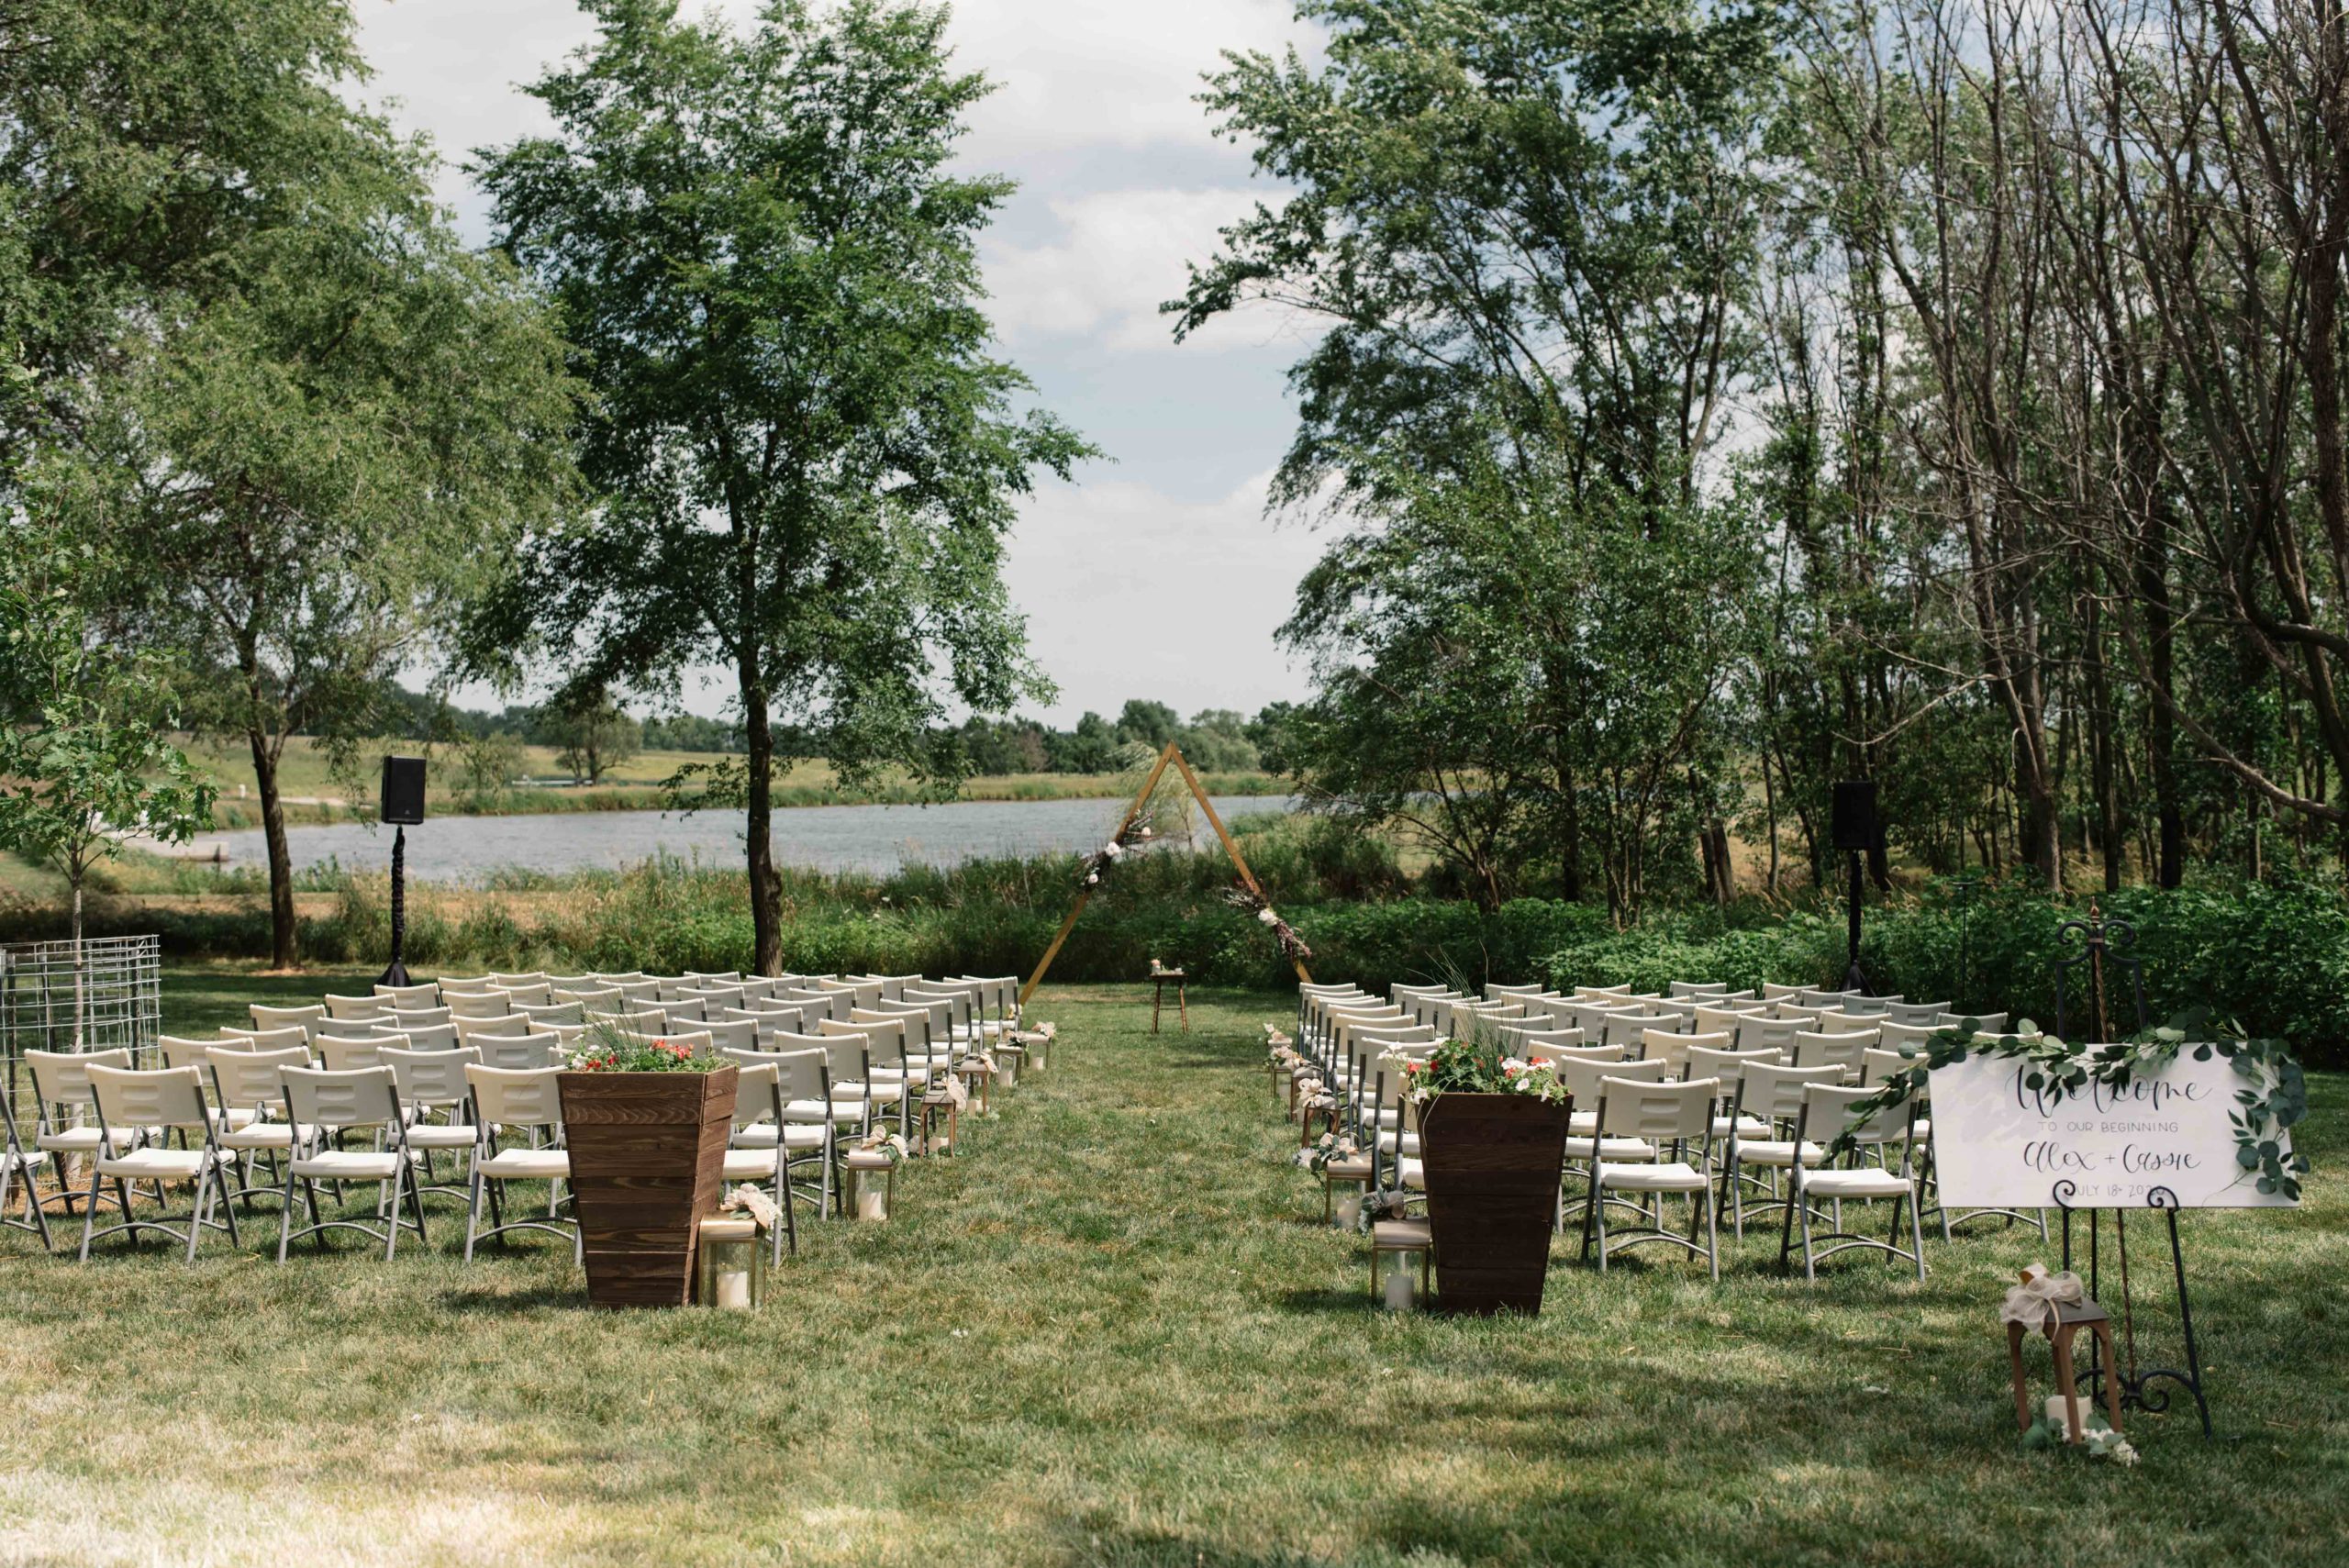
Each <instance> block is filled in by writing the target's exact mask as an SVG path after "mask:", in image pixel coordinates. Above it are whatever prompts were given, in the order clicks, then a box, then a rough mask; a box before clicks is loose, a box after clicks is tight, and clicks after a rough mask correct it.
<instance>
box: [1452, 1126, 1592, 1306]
mask: <svg viewBox="0 0 2349 1568" xmlns="http://www.w3.org/2000/svg"><path fill="white" fill-rule="evenodd" d="M1567 1112H1568V1107H1567V1106H1564V1105H1545V1104H1543V1103H1542V1101H1540V1100H1534V1099H1529V1098H1527V1097H1526V1096H1524V1095H1465V1094H1458V1093H1453V1094H1444V1095H1437V1096H1436V1097H1435V1099H1434V1100H1433V1101H1431V1102H1430V1104H1429V1105H1428V1106H1427V1108H1426V1109H1425V1110H1424V1111H1422V1112H1421V1113H1420V1116H1419V1152H1420V1154H1421V1156H1422V1158H1423V1160H1424V1162H1425V1168H1426V1172H1427V1184H1428V1219H1429V1222H1430V1224H1431V1226H1432V1228H1433V1230H1434V1234H1435V1279H1436V1289H1435V1304H1436V1306H1437V1307H1439V1308H1441V1309H1442V1310H1443V1311H1445V1312H1479V1313H1482V1312H1498V1311H1500V1310H1501V1309H1502V1308H1504V1307H1507V1308H1509V1309H1512V1310H1515V1311H1519V1312H1539V1311H1541V1310H1542V1284H1543V1283H1544V1281H1545V1279H1546V1278H1547V1276H1548V1273H1549V1268H1550V1232H1551V1227H1552V1225H1553V1223H1554V1221H1555V1220H1556V1218H1557V1204H1558V1179H1559V1174H1560V1173H1561V1172H1562V1171H1563V1170H1564V1165H1565V1160H1566V1118H1567Z"/></svg>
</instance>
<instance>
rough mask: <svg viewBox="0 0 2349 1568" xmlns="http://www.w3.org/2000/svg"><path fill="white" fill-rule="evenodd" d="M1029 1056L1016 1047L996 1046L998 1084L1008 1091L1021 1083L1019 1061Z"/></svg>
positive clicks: (996, 1076)
mask: <svg viewBox="0 0 2349 1568" xmlns="http://www.w3.org/2000/svg"><path fill="white" fill-rule="evenodd" d="M1027 1054H1028V1053H1027V1052H1026V1051H1022V1050H1020V1049H1019V1047H1018V1046H1016V1045H998V1046H996V1048H995V1078H996V1083H998V1084H1002V1085H1003V1086H1004V1087H1005V1088H1007V1089H1008V1088H1011V1087H1012V1086H1013V1085H1015V1084H1018V1083H1019V1059H1020V1058H1021V1057H1023V1056H1025V1055H1027Z"/></svg>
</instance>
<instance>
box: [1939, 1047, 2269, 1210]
mask: <svg viewBox="0 0 2349 1568" xmlns="http://www.w3.org/2000/svg"><path fill="white" fill-rule="evenodd" d="M2193 1054H2194V1053H2193V1052H2192V1051H2180V1052H2179V1053H2178V1056H2177V1059H2176V1061H2174V1062H2171V1063H2170V1064H2169V1065H2168V1066H2166V1067H2165V1068H2163V1069H2162V1070H2161V1071H2160V1072H2159V1073H2146V1074H2144V1075H2143V1076H2142V1077H2139V1078H2137V1079H2136V1080H2135V1081H2133V1082H2132V1083H2129V1084H2122V1085H2121V1086H2118V1087H2115V1086H2114V1085H2111V1084H2098V1083H2093V1082H2091V1083H2088V1084H2083V1085H2082V1086H2081V1087H2079V1088H2077V1089H2071V1090H2066V1091H2065V1093H2064V1094H2062V1095H2056V1094H2055V1093H2054V1091H2053V1090H2052V1089H2050V1088H2048V1087H2046V1086H2045V1085H2042V1086H2041V1087H2039V1088H2036V1089H2034V1088H2031V1087H2029V1086H2028V1085H2027V1084H2025V1083H2024V1080H2025V1079H2026V1078H2027V1077H2029V1076H2030V1075H2031V1073H2032V1066H2031V1064H2030V1063H2029V1062H2022V1061H2018V1060H2015V1059H2013V1058H1999V1057H1994V1056H1969V1057H1967V1058H1966V1059H1965V1061H1963V1062H1954V1063H1953V1064H1951V1065H1950V1066H1947V1067H1937V1068H1935V1069H1934V1070H1933V1072H1932V1074H1931V1083H1930V1084H1929V1085H1928V1088H1927V1093H1928V1094H1929V1095H1930V1096H1931V1097H1932V1121H1933V1162H1934V1165H1935V1167H1936V1169H1937V1171H1938V1172H1939V1173H1940V1177H1941V1187H1942V1194H1941V1195H1942V1201H1943V1203H1945V1204H1947V1205H1948V1206H1949V1207H1952V1208H2043V1207H2050V1206H2051V1205H2053V1203H2054V1197H2053V1193H2054V1188H2055V1184H2056V1183H2058V1182H2065V1181H2068V1182H2070V1183H2071V1184H2072V1186H2073V1190H2072V1191H2071V1192H2070V1193H2069V1195H2067V1196H2066V1198H2065V1202H2067V1203H2069V1204H2070V1205H2071V1206H2072V1207H2074V1208H2142V1207H2145V1205H2146V1202H2147V1200H2148V1198H2149V1197H2150V1195H2151V1194H2152V1192H2153V1190H2154V1188H2155V1187H2167V1188H2168V1189H2169V1190H2170V1191H2171V1192H2173V1193H2175V1194H2176V1195H2177V1201H2178V1205H2179V1207H2184V1208H2282V1207H2291V1206H2292V1200H2291V1199H2290V1198H2288V1197H2285V1196H2284V1195H2282V1194H2280V1193H2275V1194H2263V1193H2261V1192H2260V1191H2259V1189H2258V1187H2257V1185H2256V1182H2257V1179H2258V1173H2257V1172H2255V1171H2246V1170H2244V1169H2243V1166H2242V1165H2241V1164H2240V1163H2238V1162H2237V1161H2236V1158H2235V1134H2234V1128H2233V1126H2232V1124H2231V1123H2230V1122H2229V1121H2228V1120H2227V1116H2228V1113H2229V1112H2231V1111H2234V1110H2237V1109H2239V1108H2240V1107H2239V1106H2237V1104H2236V1102H2235V1095H2236V1094H2237V1093H2238V1092H2240V1091H2241V1090H2243V1088H2245V1087H2247V1086H2248V1085H2249V1082H2250V1081H2249V1080H2247V1079H2245V1078H2244V1077H2243V1076H2242V1075H2241V1074H2240V1073H2236V1071H2235V1070H2234V1066H2233V1064H2232V1062H2228V1061H2227V1060H2225V1059H2224V1058H2222V1057H2220V1056H2218V1055H2217V1054H2216V1053H2215V1052H2214V1053H2213V1054H2212V1056H2211V1059H2210V1061H2208V1062H2197V1061H2195V1060H2194V1059H2193ZM2287 1147H2288V1141H2287Z"/></svg>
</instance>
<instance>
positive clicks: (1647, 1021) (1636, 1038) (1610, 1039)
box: [1598, 1007, 1679, 1046]
mask: <svg viewBox="0 0 2349 1568" xmlns="http://www.w3.org/2000/svg"><path fill="white" fill-rule="evenodd" d="M1678 1019H1679V1015H1678V1014H1677V1013H1652V1012H1650V1011H1649V1010H1648V1009H1647V1008H1645V1007H1639V1008H1636V1009H1635V1008H1625V1009H1623V1010H1622V1011H1620V1012H1613V1013H1609V1014H1608V1015H1607V1017H1606V1022H1605V1024H1604V1026H1603V1028H1602V1029H1601V1032H1600V1034H1599V1037H1598V1038H1599V1040H1601V1041H1603V1042H1604V1043H1606V1044H1608V1045H1616V1044H1622V1045H1626V1046H1632V1045H1637V1044H1639V1043H1640V1041H1641V1040H1642V1039H1644V1038H1645V1036H1646V1031H1647V1030H1649V1029H1670V1028H1671V1027H1672V1026H1673V1025H1674V1024H1675V1022H1677V1021H1678Z"/></svg>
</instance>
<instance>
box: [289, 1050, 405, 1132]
mask: <svg viewBox="0 0 2349 1568" xmlns="http://www.w3.org/2000/svg"><path fill="white" fill-rule="evenodd" d="M277 1071H278V1076H279V1077H280V1078H281V1079H282V1080H283V1081H284V1084H285V1110H286V1114H287V1115H288V1116H290V1117H292V1118H293V1119H294V1120H295V1122H297V1123H299V1124H301V1125H303V1126H306V1127H396V1126H398V1125H399V1119H400V1096H399V1080H398V1079H397V1078H395V1077H394V1076H393V1074H392V1070H391V1069H390V1068H388V1067H385V1066H383V1065H381V1064H380V1063H379V1064H378V1065H376V1066H373V1067H359V1068H332V1067H323V1068H322V1067H281V1068H279V1069H278V1070H277Z"/></svg>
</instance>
